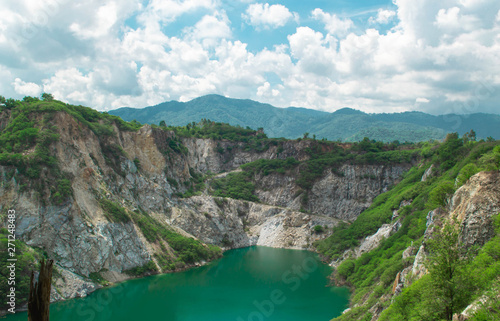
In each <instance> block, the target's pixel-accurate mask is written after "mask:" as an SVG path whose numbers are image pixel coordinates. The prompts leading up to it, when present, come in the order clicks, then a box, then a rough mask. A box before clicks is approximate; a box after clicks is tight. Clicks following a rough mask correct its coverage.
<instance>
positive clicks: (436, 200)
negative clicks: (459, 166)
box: [429, 181, 455, 207]
mask: <svg viewBox="0 0 500 321" xmlns="http://www.w3.org/2000/svg"><path fill="white" fill-rule="evenodd" d="M454 192H455V186H454V184H453V183H452V182H450V181H444V182H441V183H439V185H438V186H436V187H435V188H434V189H433V190H432V191H431V192H430V193H429V203H430V205H431V206H432V207H442V206H445V205H446V199H447V198H448V197H449V196H450V195H451V194H453V193H454Z"/></svg>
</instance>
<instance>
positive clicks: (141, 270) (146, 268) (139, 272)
mask: <svg viewBox="0 0 500 321" xmlns="http://www.w3.org/2000/svg"><path fill="white" fill-rule="evenodd" d="M156 272H158V268H157V267H156V264H155V262H153V261H149V262H148V263H146V264H144V265H143V266H138V267H135V268H133V269H130V270H126V271H123V273H125V274H128V275H130V276H143V275H148V274H153V273H156Z"/></svg>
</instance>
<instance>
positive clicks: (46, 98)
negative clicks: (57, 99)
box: [42, 93, 54, 101]
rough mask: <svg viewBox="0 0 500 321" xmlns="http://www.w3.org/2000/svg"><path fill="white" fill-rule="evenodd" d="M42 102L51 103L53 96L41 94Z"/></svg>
mask: <svg viewBox="0 0 500 321" xmlns="http://www.w3.org/2000/svg"><path fill="white" fill-rule="evenodd" d="M42 100H43V101H52V100H54V96H53V95H52V94H49V93H43V94H42Z"/></svg>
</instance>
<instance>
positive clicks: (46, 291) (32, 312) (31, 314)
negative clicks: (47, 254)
mask: <svg viewBox="0 0 500 321" xmlns="http://www.w3.org/2000/svg"><path fill="white" fill-rule="evenodd" d="M53 264H54V261H53V260H48V261H47V264H45V260H42V264H41V266H40V275H39V276H38V282H35V272H34V271H31V281H30V294H29V297H28V321H49V306H50V288H51V285H52V284H51V283H52V266H53Z"/></svg>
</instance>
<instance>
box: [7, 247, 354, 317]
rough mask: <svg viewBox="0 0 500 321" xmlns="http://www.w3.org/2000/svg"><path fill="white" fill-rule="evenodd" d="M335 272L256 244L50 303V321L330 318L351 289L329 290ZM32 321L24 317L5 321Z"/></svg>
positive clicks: (314, 260) (305, 256)
mask: <svg viewBox="0 0 500 321" xmlns="http://www.w3.org/2000/svg"><path fill="white" fill-rule="evenodd" d="M330 273H331V268H330V267H329V266H327V265H324V264H322V263H321V262H320V261H319V259H318V257H317V255H316V254H314V253H311V252H307V251H296V250H285V249H273V248H267V247H250V248H244V249H236V250H231V251H228V252H226V253H224V257H223V258H221V259H219V260H217V261H214V262H211V263H210V264H208V265H206V266H203V267H199V268H195V269H190V270H188V271H184V272H180V273H172V274H163V275H157V276H152V277H147V278H142V279H136V280H131V281H127V282H124V283H122V284H119V285H117V286H115V287H111V288H106V289H102V290H98V291H96V292H94V293H92V294H91V295H89V296H88V297H86V298H81V299H75V300H69V301H65V302H59V303H55V304H53V305H51V310H50V320H51V321H62V320H74V321H104V320H106V321H128V320H130V321H132V320H133V321H138V320H165V321H167V320H168V321H299V320H300V321H304V320H307V321H316V320H317V321H328V320H330V319H332V318H333V317H336V316H338V315H340V314H341V312H342V311H343V310H344V309H345V308H347V305H348V298H349V291H348V290H347V289H345V288H335V287H327V286H326V285H327V283H328V281H327V276H328V275H329V274H330ZM17 320H27V315H26V313H20V314H16V315H11V316H9V317H8V318H7V321H17Z"/></svg>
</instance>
